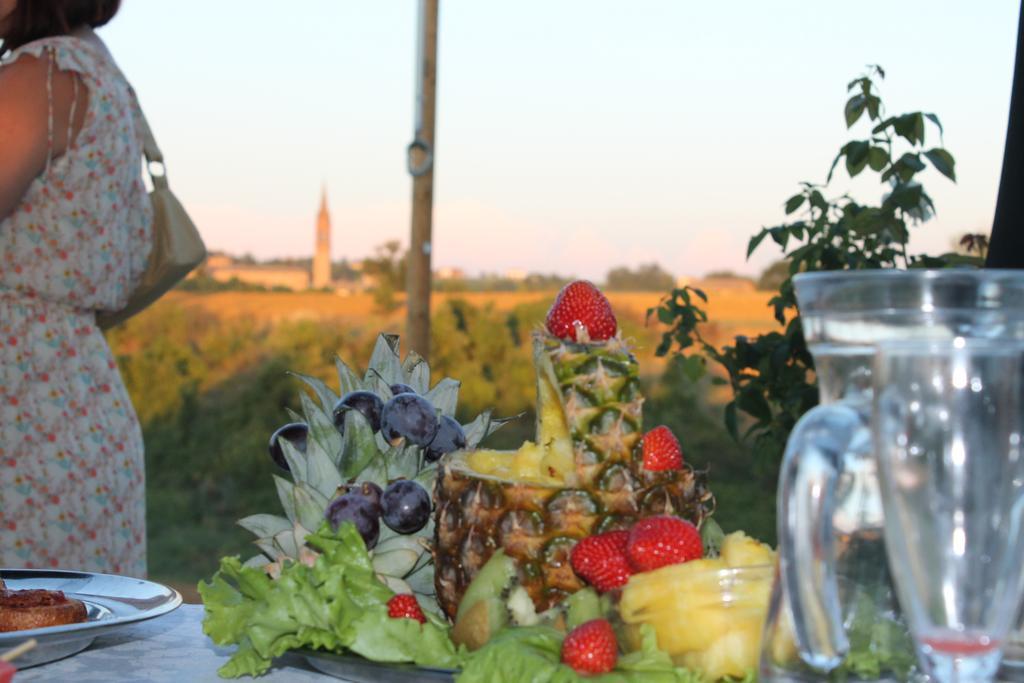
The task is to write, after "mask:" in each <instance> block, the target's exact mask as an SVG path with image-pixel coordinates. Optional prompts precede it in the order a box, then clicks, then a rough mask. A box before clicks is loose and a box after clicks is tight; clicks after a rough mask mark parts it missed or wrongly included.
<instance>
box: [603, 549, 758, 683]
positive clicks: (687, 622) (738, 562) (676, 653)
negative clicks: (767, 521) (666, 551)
mask: <svg viewBox="0 0 1024 683" xmlns="http://www.w3.org/2000/svg"><path fill="white" fill-rule="evenodd" d="M773 560H774V553H773V551H772V550H771V548H770V547H768V546H767V545H765V544H763V543H760V542H759V541H757V540H755V539H752V538H749V537H748V536H746V535H745V534H744V533H743V532H734V533H732V534H729V535H728V536H726V537H725V539H724V541H723V543H722V548H721V556H720V557H718V558H710V559H702V560H693V561H691V562H685V563H683V564H676V565H669V566H667V567H662V568H661V569H656V570H654V571H651V572H645V573H642V574H636V575H634V576H632V577H631V578H630V580H629V583H627V584H626V586H625V588H624V589H623V591H622V599H621V601H620V602H619V614H620V617H621V618H622V621H623V622H624V623H625V624H626V625H627V633H629V632H630V631H631V630H632V631H635V630H636V629H638V628H639V625H640V624H645V623H646V624H650V625H651V626H652V627H653V628H654V632H655V634H656V635H657V638H658V647H660V648H661V649H662V650H664V651H665V652H667V653H668V654H669V655H671V656H672V658H673V661H675V662H676V663H677V664H680V665H682V666H686V667H689V668H693V669H695V670H699V671H701V672H703V674H704V676H705V678H707V679H708V680H717V679H719V678H721V677H723V676H734V677H738V678H742V677H743V676H745V675H746V673H747V672H748V671H750V670H753V669H756V667H757V661H758V656H759V654H760V649H761V631H762V629H763V627H764V620H765V616H766V614H767V610H768V600H769V595H770V592H771V581H772V573H773V569H772V567H771V562H772V561H773Z"/></svg>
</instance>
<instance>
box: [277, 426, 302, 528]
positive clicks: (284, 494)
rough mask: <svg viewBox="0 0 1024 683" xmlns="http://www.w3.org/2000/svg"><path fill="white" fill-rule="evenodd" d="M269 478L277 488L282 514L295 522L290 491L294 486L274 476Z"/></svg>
mask: <svg viewBox="0 0 1024 683" xmlns="http://www.w3.org/2000/svg"><path fill="white" fill-rule="evenodd" d="M286 443H287V442H286ZM286 452H287V451H286ZM271 476H273V477H274V485H275V486H277V497H278V498H280V499H281V507H283V508H284V514H285V515H287V516H288V519H289V520H291V521H292V522H295V521H296V519H297V518H296V517H295V502H294V499H293V498H292V489H294V488H295V484H293V483H291V482H290V481H288V480H287V479H285V478H284V477H279V476H277V475H276V474H274V475H271Z"/></svg>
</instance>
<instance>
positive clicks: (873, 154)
mask: <svg viewBox="0 0 1024 683" xmlns="http://www.w3.org/2000/svg"><path fill="white" fill-rule="evenodd" d="M888 163H889V153H888V152H887V151H885V148H884V147H872V148H871V149H869V150H868V166H870V167H871V170H872V171H876V172H877V171H881V170H882V169H884V168H885V167H886V165H887V164H888Z"/></svg>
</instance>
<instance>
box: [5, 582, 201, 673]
mask: <svg viewBox="0 0 1024 683" xmlns="http://www.w3.org/2000/svg"><path fill="white" fill-rule="evenodd" d="M0 578H2V579H3V580H4V582H5V583H6V584H7V588H9V589H11V590H24V589H35V588H38V589H43V590H51V591H64V594H65V595H67V596H68V597H71V598H75V599H76V600H81V601H82V602H83V603H85V609H86V611H87V614H88V616H87V620H86V621H84V622H82V623H80V624H67V625H64V626H48V627H46V628H33V629H28V630H25V631H9V632H6V633H0V651H3V650H7V649H9V648H12V647H14V646H15V645H18V644H19V643H21V642H23V641H25V640H28V639H29V638H35V639H36V642H37V643H38V644H37V645H36V647H35V648H33V649H32V650H30V651H28V652H26V653H25V654H24V655H22V656H21V657H18V659H17V660H16V662H15V664H17V666H18V668H19V669H24V668H26V667H30V666H36V665H37V664H45V663H47V662H52V661H54V660H56V659H61V658H63V657H67V656H69V655H73V654H75V653H77V652H81V651H82V650H84V649H85V648H87V647H89V645H91V644H92V641H93V640H95V638H96V637H97V636H100V635H104V634H107V633H110V632H111V631H115V630H117V629H120V628H123V627H125V626H127V625H128V624H133V623H135V622H137V621H142V620H144V619H151V618H153V617H158V616H160V615H161V614H167V613H168V612H170V611H171V610H173V609H175V608H176V607H177V606H178V605H180V604H181V595H180V594H179V593H178V591H176V590H174V589H173V588H168V587H167V586H163V585H161V584H159V583H153V582H152V581H144V580H142V579H133V578H130V577H127V576H116V575H114V574H93V573H91V572H73V571H63V570H58V569H53V570H46V569H0Z"/></svg>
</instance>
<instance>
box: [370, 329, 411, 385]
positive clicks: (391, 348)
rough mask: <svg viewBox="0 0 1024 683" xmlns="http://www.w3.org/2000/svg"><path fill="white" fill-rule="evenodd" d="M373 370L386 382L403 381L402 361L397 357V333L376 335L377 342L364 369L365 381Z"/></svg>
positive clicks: (395, 382)
mask: <svg viewBox="0 0 1024 683" xmlns="http://www.w3.org/2000/svg"><path fill="white" fill-rule="evenodd" d="M374 372H376V373H377V374H378V375H379V376H380V377H382V378H383V379H384V381H385V382H387V383H388V384H398V383H399V382H402V381H404V379H405V377H403V376H402V363H401V361H400V360H399V358H398V335H397V334H381V335H379V336H378V337H377V343H376V344H375V345H374V347H373V353H372V354H371V355H370V365H369V368H368V369H367V371H366V377H365V381H369V380H370V377H371V376H372V373H374Z"/></svg>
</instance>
